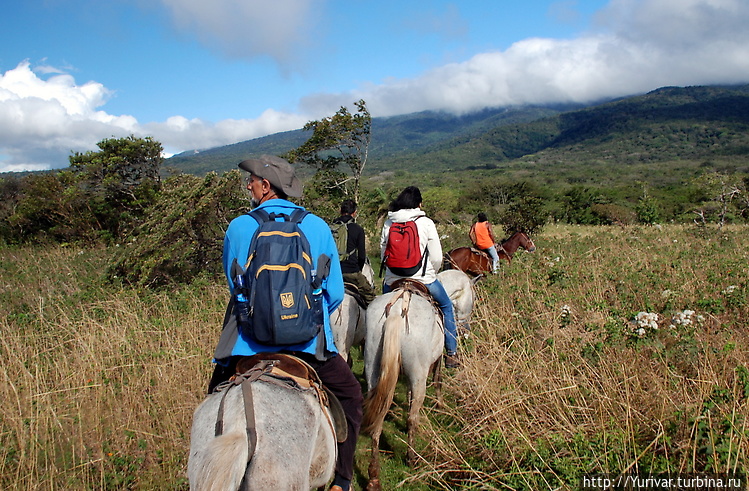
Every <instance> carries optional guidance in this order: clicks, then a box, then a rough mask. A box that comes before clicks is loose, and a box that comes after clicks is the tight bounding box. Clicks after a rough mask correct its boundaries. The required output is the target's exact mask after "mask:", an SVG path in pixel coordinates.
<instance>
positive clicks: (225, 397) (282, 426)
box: [187, 369, 337, 491]
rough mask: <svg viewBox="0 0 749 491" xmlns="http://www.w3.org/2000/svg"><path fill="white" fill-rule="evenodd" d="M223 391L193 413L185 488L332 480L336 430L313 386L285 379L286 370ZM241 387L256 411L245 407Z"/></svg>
mask: <svg viewBox="0 0 749 491" xmlns="http://www.w3.org/2000/svg"><path fill="white" fill-rule="evenodd" d="M271 370H272V369H271ZM246 373H251V371H248V372H246ZM271 374H272V373H271ZM253 379H254V380H253ZM294 380H296V379H294ZM245 384H246V385H245ZM220 387H221V386H220ZM221 389H222V390H219V391H217V392H214V393H212V394H210V395H208V397H207V398H206V399H205V400H204V401H203V402H202V403H201V404H200V406H198V408H197V409H196V410H195V414H194V416H193V425H192V431H191V435H190V456H189V460H188V464H187V475H188V478H189V481H190V489H191V490H193V491H204V490H211V491H236V490H250V489H294V490H309V489H313V488H318V487H321V486H325V485H326V484H327V483H328V482H329V481H330V479H331V478H332V477H333V471H334V468H335V462H336V452H337V447H336V434H335V430H334V423H333V420H332V417H331V414H330V412H329V410H328V409H327V408H326V407H325V406H324V405H323V404H321V400H323V399H324V398H325V396H324V395H321V391H320V390H319V388H318V387H313V386H305V383H304V382H303V381H301V382H300V383H296V382H295V383H288V380H287V377H286V376H285V375H282V376H281V377H278V380H274V379H272V378H270V375H269V376H268V377H266V376H265V375H263V376H259V377H251V376H250V377H249V378H248V379H247V380H244V381H241V383H239V384H235V383H227V384H226V385H224V386H223V387H221ZM246 389H250V392H249V398H250V399H249V400H250V401H251V403H249V404H248V405H247V407H251V408H252V410H251V411H250V412H251V413H254V414H248V412H247V411H246V406H245V401H247V400H248V395H247V394H248V393H247V392H246ZM250 419H252V420H253V422H252V425H253V426H254V435H255V437H254V440H255V442H254V451H252V454H250V448H251V447H252V446H253V436H251V435H252V433H251V431H250V423H248V421H250ZM219 427H220V431H219ZM217 434H218V436H217Z"/></svg>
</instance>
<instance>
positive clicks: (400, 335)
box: [362, 270, 474, 490]
mask: <svg viewBox="0 0 749 491" xmlns="http://www.w3.org/2000/svg"><path fill="white" fill-rule="evenodd" d="M438 277H439V279H440V281H441V282H442V284H443V286H444V287H445V290H446V291H447V293H448V295H450V299H451V300H452V302H453V306H454V310H455V318H456V322H464V323H465V322H468V321H469V320H470V315H471V311H472V310H473V302H474V294H473V284H474V282H473V281H472V280H471V279H470V278H469V277H468V275H466V274H465V273H463V272H462V271H458V270H448V271H443V272H442V273H440V274H439V275H438ZM367 311H368V314H367V322H366V330H367V332H366V342H365V345H364V374H365V378H366V381H367V386H368V389H369V390H368V392H367V395H366V398H365V401H364V420H363V422H362V431H364V432H366V433H368V434H369V435H370V436H371V437H372V459H371V462H370V464H369V485H368V486H367V489H371V490H379V489H380V480H379V476H380V460H379V444H380V435H381V433H382V426H383V423H384V421H385V416H386V414H387V412H388V409H389V408H390V405H391V404H392V402H393V395H394V393H395V387H396V384H397V382H398V376H399V374H400V372H401V371H402V372H403V373H404V374H405V375H406V377H407V378H408V388H409V394H410V400H409V410H408V423H407V429H408V462H409V464H411V465H412V464H413V463H414V462H415V460H416V453H415V451H414V447H413V446H414V438H415V433H416V430H417V429H418V425H419V411H420V410H421V407H422V405H423V403H424V397H425V396H426V382H427V378H428V376H429V372H430V371H433V372H434V375H433V379H434V381H435V384H436V385H437V389H438V391H439V377H440V361H441V356H442V350H443V346H444V343H445V334H444V328H443V325H442V319H441V317H440V315H439V314H438V312H437V311H436V310H435V308H434V307H433V306H432V303H431V302H430V301H429V300H427V299H425V298H423V297H422V296H420V295H417V294H412V293H410V292H408V291H405V290H400V289H397V290H394V291H392V292H390V293H387V294H385V295H381V296H379V297H377V298H376V299H375V300H374V301H373V302H372V303H371V304H370V305H369V308H368V309H367Z"/></svg>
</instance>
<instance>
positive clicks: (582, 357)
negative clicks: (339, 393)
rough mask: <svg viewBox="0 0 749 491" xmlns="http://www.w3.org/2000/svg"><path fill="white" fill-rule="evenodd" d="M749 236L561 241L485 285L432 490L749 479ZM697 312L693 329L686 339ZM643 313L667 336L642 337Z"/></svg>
mask: <svg viewBox="0 0 749 491" xmlns="http://www.w3.org/2000/svg"><path fill="white" fill-rule="evenodd" d="M747 230H748V229H747V228H746V227H736V228H730V229H728V230H726V231H724V233H723V234H715V233H713V232H711V233H709V234H707V235H704V234H695V233H694V229H693V228H690V227H681V226H667V227H657V228H655V227H653V228H645V227H642V228H637V227H632V228H625V229H618V228H600V227H599V228H586V227H565V226H558V227H551V228H549V229H548V230H547V231H546V232H545V233H544V234H543V235H542V236H540V237H538V238H536V245H537V247H538V251H537V252H536V253H535V254H533V255H530V254H522V255H520V256H517V257H516V260H515V262H514V263H513V265H512V266H511V267H510V268H505V269H504V271H503V272H502V274H500V275H498V276H496V277H491V278H489V279H487V280H485V281H483V282H482V283H480V284H479V287H478V295H479V299H478V304H477V310H476V313H475V314H476V315H475V318H474V322H473V329H472V336H471V338H470V339H469V340H468V341H467V342H466V343H464V344H465V345H466V351H467V353H468V354H467V360H466V362H465V364H464V367H463V368H462V369H461V370H460V371H458V372H457V373H456V374H455V376H454V377H452V378H449V379H448V383H449V392H450V393H451V394H452V397H453V401H452V402H453V404H452V405H450V406H448V407H447V408H446V409H443V410H435V412H434V414H433V416H434V419H436V420H439V421H442V422H446V424H447V425H448V426H447V427H448V431H445V425H439V426H434V425H432V426H431V427H430V429H429V430H428V440H430V441H431V442H432V444H431V445H429V447H428V449H427V450H426V452H430V454H429V457H428V458H427V460H428V461H429V462H431V463H432V465H427V466H425V467H424V469H423V475H422V477H423V479H424V480H432V482H433V483H434V485H435V487H442V488H444V489H451V488H455V487H467V488H468V487H470V488H474V489H506V488H511V489H576V488H578V485H579V479H580V478H581V477H582V476H583V475H585V474H588V475H591V474H601V473H605V474H614V475H617V474H621V473H625V472H640V473H646V474H650V473H658V472H670V473H682V474H684V473H690V472H707V473H719V474H725V473H734V472H739V473H745V472H746V470H747V451H748V450H749V431H748V430H749V428H747V424H748V423H747V418H748V416H749V407H748V406H747V398H748V397H749V372H748V371H747V368H748V367H749V329H748V328H749V326H748V325H747V320H749V310H748V309H747V303H746V293H747V279H748V278H749V274H748V273H749V236H748V235H747ZM731 287H733V288H731ZM565 310H566V311H567V313H565ZM684 310H694V311H695V313H694V314H693V315H692V320H693V323H692V324H690V325H688V326H684V325H676V326H675V327H674V328H671V327H670V325H671V320H672V319H671V318H672V316H674V314H676V313H677V312H683V311H684ZM639 311H647V312H652V313H657V314H658V316H659V323H658V324H659V328H658V330H648V332H647V333H646V334H645V335H644V336H638V335H637V334H634V333H633V329H634V325H633V322H632V321H633V319H634V317H635V314H637V313H638V312H639ZM698 318H699V320H698ZM450 423H451V424H452V426H450ZM449 428H452V430H449Z"/></svg>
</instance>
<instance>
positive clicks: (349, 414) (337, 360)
mask: <svg viewBox="0 0 749 491" xmlns="http://www.w3.org/2000/svg"><path fill="white" fill-rule="evenodd" d="M292 354H293V355H295V356H298V357H299V358H301V359H303V360H304V361H306V362H307V363H309V365H310V366H311V367H312V368H314V369H315V371H316V372H317V375H318V376H319V377H320V380H321V381H322V383H323V385H325V387H327V388H328V389H330V391H331V392H332V393H333V394H334V395H335V396H336V397H337V398H338V400H339V401H340V402H341V406H342V407H343V412H344V413H345V414H346V422H347V423H348V438H346V441H344V442H342V443H339V444H338V460H337V461H336V468H335V472H336V474H338V475H339V476H341V477H343V478H345V479H347V480H349V481H350V480H352V479H353V477H354V452H355V451H356V441H357V439H358V438H359V428H360V427H361V420H362V412H363V409H362V404H363V402H364V398H363V397H362V391H361V385H359V381H358V380H356V377H355V376H354V372H352V371H351V368H350V367H349V366H348V364H347V363H346V361H345V360H344V359H343V358H342V357H340V356H338V355H336V356H333V357H332V358H330V359H328V360H326V361H319V360H317V359H315V357H314V355H310V354H307V353H292ZM240 358H241V357H232V358H231V359H230V360H229V364H228V366H225V367H224V366H221V365H219V364H216V368H215V369H214V371H213V376H212V377H211V381H210V382H209V384H208V393H209V394H210V393H211V392H213V389H214V388H215V387H216V386H217V385H218V384H220V383H221V382H224V381H226V380H229V378H230V377H231V376H232V375H234V371H235V368H236V365H237V361H239V359H240Z"/></svg>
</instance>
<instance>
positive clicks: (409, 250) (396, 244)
mask: <svg viewBox="0 0 749 491" xmlns="http://www.w3.org/2000/svg"><path fill="white" fill-rule="evenodd" d="M418 218H420V217H417V218H416V219H418ZM428 256H429V249H427V250H426V251H425V254H424V255H423V256H422V255H421V247H420V244H419V230H418V228H417V227H416V220H411V221H409V222H394V223H393V224H392V225H391V226H390V230H389V232H388V239H387V244H386V245H385V255H384V258H383V261H382V263H383V264H384V265H385V266H387V267H388V269H389V270H390V271H391V272H392V273H393V274H395V275H398V276H413V275H414V274H415V273H416V272H417V271H419V268H421V265H422V262H423V263H424V270H423V271H422V273H421V274H422V276H423V275H424V273H425V272H426V268H427V263H426V260H427V257H428ZM380 273H382V270H380Z"/></svg>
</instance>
